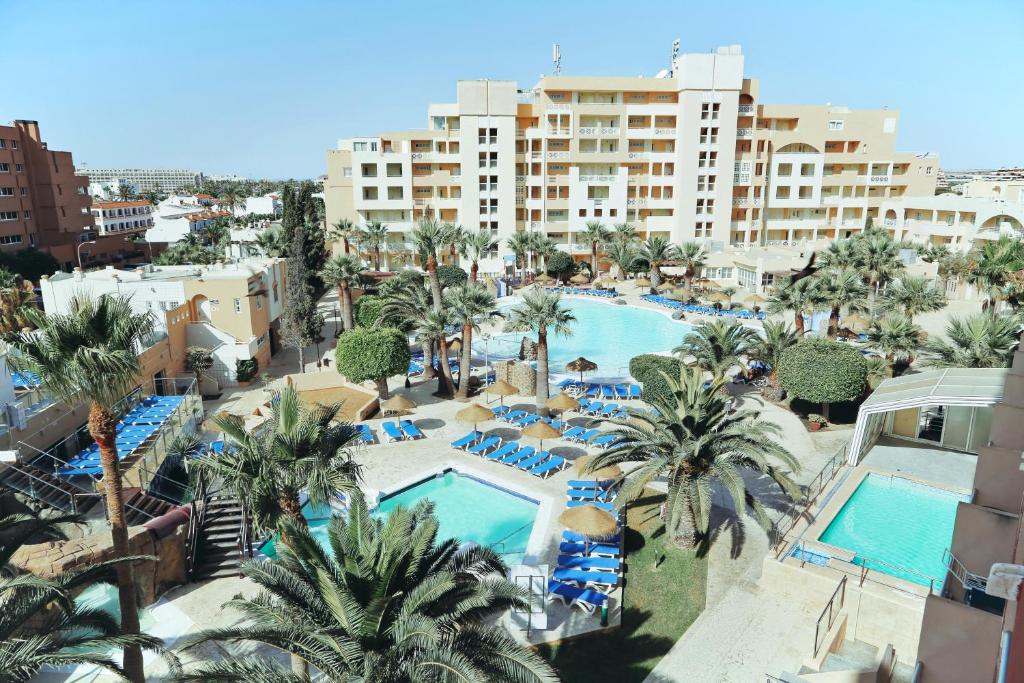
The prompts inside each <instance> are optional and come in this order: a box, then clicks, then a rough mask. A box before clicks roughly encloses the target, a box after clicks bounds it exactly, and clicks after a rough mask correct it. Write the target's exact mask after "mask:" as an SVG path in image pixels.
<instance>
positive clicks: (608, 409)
mask: <svg viewBox="0 0 1024 683" xmlns="http://www.w3.org/2000/svg"><path fill="white" fill-rule="evenodd" d="M616 410H619V404H618V403H609V404H607V405H605V407H604V408H601V412H600V413H599V414H598V417H611V415H612V413H614V412H615V411H616Z"/></svg>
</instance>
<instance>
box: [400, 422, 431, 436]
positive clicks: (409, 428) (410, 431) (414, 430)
mask: <svg viewBox="0 0 1024 683" xmlns="http://www.w3.org/2000/svg"><path fill="white" fill-rule="evenodd" d="M398 425H399V426H400V427H401V428H402V431H403V432H405V435H406V436H408V437H409V438H410V439H425V438H427V435H426V434H424V433H423V432H421V431H420V428H419V427H417V426H416V425H414V424H413V423H412V420H400V421H399V423H398Z"/></svg>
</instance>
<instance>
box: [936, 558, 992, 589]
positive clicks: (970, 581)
mask: <svg viewBox="0 0 1024 683" xmlns="http://www.w3.org/2000/svg"><path fill="white" fill-rule="evenodd" d="M942 563H943V564H944V565H946V571H947V572H948V573H949V574H952V575H953V578H955V579H956V580H957V581H959V582H960V585H961V586H963V587H964V588H965V589H967V590H980V591H984V590H985V588H986V586H988V577H987V576H981V575H980V574H975V573H974V572H971V571H968V570H967V567H965V566H964V564H963V562H961V561H960V558H958V557H957V556H956V555H954V554H953V551H952V550H950V549H949V548H946V549H945V550H943V551H942Z"/></svg>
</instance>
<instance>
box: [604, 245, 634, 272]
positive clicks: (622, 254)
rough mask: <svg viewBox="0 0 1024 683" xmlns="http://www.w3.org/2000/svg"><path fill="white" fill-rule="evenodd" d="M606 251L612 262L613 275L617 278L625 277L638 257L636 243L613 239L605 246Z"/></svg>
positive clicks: (606, 255)
mask: <svg viewBox="0 0 1024 683" xmlns="http://www.w3.org/2000/svg"><path fill="white" fill-rule="evenodd" d="M604 252H605V257H606V258H607V259H608V261H609V262H610V263H611V264H612V275H613V276H614V277H616V278H625V276H626V273H628V272H629V268H630V266H631V265H632V264H633V259H635V258H636V247H635V246H634V243H633V242H618V241H615V240H612V241H611V242H609V243H608V244H607V245H606V246H605V249H604Z"/></svg>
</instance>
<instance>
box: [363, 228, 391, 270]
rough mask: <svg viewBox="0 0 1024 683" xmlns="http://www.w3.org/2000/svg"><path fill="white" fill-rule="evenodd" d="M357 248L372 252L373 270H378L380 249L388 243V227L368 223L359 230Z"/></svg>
mask: <svg viewBox="0 0 1024 683" xmlns="http://www.w3.org/2000/svg"><path fill="white" fill-rule="evenodd" d="M357 240H358V242H359V246H361V247H363V248H364V249H368V250H370V251H372V252H373V269H374V270H376V271H379V270H380V247H381V245H382V244H384V243H385V242H387V241H388V226H387V225H385V224H384V223H381V222H380V221H370V222H369V223H367V224H366V225H364V226H363V227H362V228H360V230H359V234H358V237H357Z"/></svg>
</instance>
